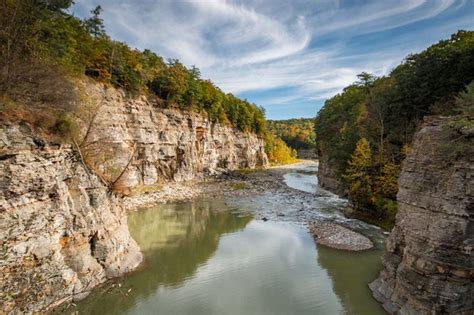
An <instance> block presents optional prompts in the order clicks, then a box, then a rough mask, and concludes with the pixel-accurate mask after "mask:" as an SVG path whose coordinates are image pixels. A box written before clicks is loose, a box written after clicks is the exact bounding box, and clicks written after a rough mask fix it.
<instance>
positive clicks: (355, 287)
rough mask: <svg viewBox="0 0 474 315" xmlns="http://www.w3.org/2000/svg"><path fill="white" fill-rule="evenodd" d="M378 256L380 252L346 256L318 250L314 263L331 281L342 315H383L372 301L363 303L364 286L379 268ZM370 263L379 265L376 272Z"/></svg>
mask: <svg viewBox="0 0 474 315" xmlns="http://www.w3.org/2000/svg"><path fill="white" fill-rule="evenodd" d="M382 252H383V251H382V250H381V249H371V250H368V251H364V252H347V251H341V250H337V249H333V248H328V247H324V246H318V263H319V265H320V266H321V267H322V268H324V269H326V270H327V272H328V274H329V276H330V277H331V279H332V286H333V290H334V293H336V295H337V296H338V298H339V299H340V301H341V303H342V305H343V307H344V310H345V314H374V315H375V314H386V313H385V311H384V310H383V308H382V307H381V306H380V304H379V303H377V301H375V299H367V297H368V296H369V294H368V292H369V287H368V284H369V283H370V282H371V281H373V280H374V279H375V278H376V277H377V274H378V272H379V270H380V269H381V268H382V264H381V262H380V256H381V255H382ZM374 261H378V262H379V264H378V266H377V268H374ZM360 301H364V303H361V302H360Z"/></svg>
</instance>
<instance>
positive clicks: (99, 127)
mask: <svg viewBox="0 0 474 315" xmlns="http://www.w3.org/2000/svg"><path fill="white" fill-rule="evenodd" d="M86 91H87V93H88V94H89V97H90V98H91V99H92V100H94V102H96V104H97V105H98V106H99V108H98V115H97V119H96V120H95V122H94V123H93V124H92V128H91V133H90V134H91V136H90V137H88V139H87V142H90V143H92V144H94V143H97V144H96V146H97V147H99V148H100V150H98V151H99V152H100V154H98V156H97V157H96V159H97V161H98V163H99V165H100V167H101V168H102V170H103V171H104V172H107V168H109V169H112V170H113V169H118V170H120V169H121V168H123V167H124V166H125V165H126V164H127V162H128V161H129V159H130V156H131V154H133V155H134V159H133V161H132V164H131V166H130V167H129V169H128V170H127V172H126V174H125V175H124V180H123V185H124V186H126V187H136V186H141V185H144V186H147V185H153V184H155V183H160V182H163V181H165V182H166V181H186V180H190V179H194V178H198V177H202V176H203V175H209V174H215V173H218V172H219V171H221V170H233V169H239V168H255V167H265V166H267V165H268V159H267V156H266V154H265V150H264V143H263V139H262V138H259V137H257V136H256V135H255V134H253V133H249V132H241V131H239V130H237V129H234V128H231V127H228V126H225V125H222V124H219V123H212V122H210V121H209V120H208V119H207V118H206V117H205V116H203V115H201V114H199V113H193V112H187V111H179V110H176V109H163V108H161V107H162V104H160V101H159V100H153V99H149V98H146V97H144V96H141V97H138V98H136V99H130V98H127V97H126V96H125V95H124V92H123V91H120V90H116V89H113V88H108V89H106V88H104V87H103V86H101V85H98V84H93V85H88V86H87V89H86ZM90 147H92V148H93V147H94V145H91V146H90Z"/></svg>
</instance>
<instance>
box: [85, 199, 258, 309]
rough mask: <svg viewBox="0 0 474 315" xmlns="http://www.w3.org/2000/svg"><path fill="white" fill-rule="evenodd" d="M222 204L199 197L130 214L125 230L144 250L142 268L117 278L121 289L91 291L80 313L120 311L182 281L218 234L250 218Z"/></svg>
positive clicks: (200, 261) (209, 254) (241, 225)
mask: <svg viewBox="0 0 474 315" xmlns="http://www.w3.org/2000/svg"><path fill="white" fill-rule="evenodd" d="M226 208H227V207H226V206H225V204H224V203H223V202H218V201H213V202H210V201H200V202H194V203H186V204H173V205H159V206H157V207H155V208H150V209H145V210H141V211H138V212H136V213H133V214H131V215H130V216H129V219H128V220H129V228H130V233H131V234H132V236H133V237H134V239H135V240H136V241H137V243H138V245H139V246H140V248H141V249H142V251H143V253H144V255H145V269H144V270H142V271H139V272H136V273H134V274H132V275H130V276H129V277H127V278H124V279H122V280H123V281H121V283H122V286H121V288H117V287H115V288H114V289H113V290H111V291H109V292H108V293H100V292H98V293H97V292H94V293H92V294H91V295H90V297H88V298H87V300H86V301H85V303H81V304H80V306H81V307H80V309H79V311H80V313H83V314H91V311H92V310H94V312H95V313H97V314H98V313H99V312H98V311H99V310H100V313H101V314H117V313H123V312H125V311H126V310H127V309H129V308H130V307H132V306H133V305H135V304H136V303H139V301H140V300H142V299H145V298H147V297H148V296H150V295H153V294H159V293H158V292H157V291H159V288H160V287H161V286H165V287H169V286H171V287H179V286H181V285H183V284H184V282H185V281H186V280H187V279H190V278H192V277H193V276H194V274H195V272H196V270H197V269H198V267H199V266H201V265H203V264H204V263H205V262H206V261H207V260H208V259H209V258H211V257H212V255H213V254H214V253H215V251H216V249H217V247H218V244H219V239H220V237H221V236H222V235H223V234H225V233H231V232H235V231H239V230H242V229H244V228H245V226H246V225H247V223H249V222H250V221H251V219H252V218H251V217H250V216H246V217H239V216H237V215H235V214H232V212H231V211H221V210H229V209H228V208H227V209H226ZM129 289H132V290H131V291H130V292H129V293H127V291H128V290H129ZM122 294H128V296H127V298H126V299H125V298H124V299H121V298H120V296H121V295H122Z"/></svg>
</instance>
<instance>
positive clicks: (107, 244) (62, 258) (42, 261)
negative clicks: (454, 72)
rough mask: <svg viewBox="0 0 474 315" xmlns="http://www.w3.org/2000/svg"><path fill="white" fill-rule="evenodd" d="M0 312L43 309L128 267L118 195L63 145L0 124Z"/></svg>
mask: <svg viewBox="0 0 474 315" xmlns="http://www.w3.org/2000/svg"><path fill="white" fill-rule="evenodd" d="M0 245H1V247H2V255H1V258H0V302H1V303H0V304H1V305H2V306H1V310H0V313H8V312H10V311H12V310H13V311H14V312H18V313H31V312H39V311H45V310H48V309H50V308H52V307H54V306H56V305H58V304H60V303H62V302H65V301H69V300H71V299H79V298H83V297H84V296H86V295H87V294H88V292H89V291H90V289H92V288H93V287H94V286H96V285H98V284H100V283H102V282H104V281H106V280H107V279H109V278H112V277H116V276H119V275H122V274H124V273H126V272H129V271H131V270H133V269H134V268H136V267H137V266H138V265H139V264H140V263H141V261H142V259H143V257H142V254H141V252H140V249H139V248H138V246H137V244H136V243H135V241H134V240H133V239H132V238H131V236H130V234H129V232H128V227H127V216H126V211H125V209H124V208H123V206H122V205H121V203H120V202H119V200H118V199H117V198H116V197H115V196H114V195H111V194H110V193H108V192H107V189H106V187H105V186H104V185H103V184H102V183H101V182H100V180H99V179H98V178H97V177H96V176H95V175H91V174H89V173H88V172H87V171H86V169H85V168H84V166H83V165H82V164H81V163H80V162H79V160H78V158H77V156H76V155H75V153H74V152H73V150H72V149H71V148H70V147H63V148H61V147H60V146H59V145H55V144H51V143H47V142H45V141H44V140H42V139H40V138H37V137H36V136H35V135H34V134H33V131H32V130H31V128H30V127H29V126H28V125H26V124H7V123H3V124H1V125H0Z"/></svg>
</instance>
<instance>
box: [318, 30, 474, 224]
mask: <svg viewBox="0 0 474 315" xmlns="http://www.w3.org/2000/svg"><path fill="white" fill-rule="evenodd" d="M473 80H474V32H472V31H458V32H457V33H456V34H453V35H452V36H451V38H449V39H447V40H442V41H440V42H439V43H437V44H435V45H433V46H431V47H429V48H428V49H426V50H425V51H423V52H421V53H419V54H413V55H409V56H408V57H406V59H405V60H404V61H403V62H402V63H401V64H400V65H399V66H397V67H396V68H395V69H393V70H392V71H391V72H390V74H389V75H387V76H383V77H375V76H373V75H371V74H369V73H365V72H364V73H361V74H360V75H358V81H356V82H355V83H353V84H351V85H350V86H348V87H346V88H345V89H344V90H343V92H342V93H340V94H338V95H336V96H334V97H332V98H331V99H329V100H327V101H326V102H325V104H324V107H323V108H322V109H321V110H320V111H319V113H318V115H317V117H316V119H315V132H316V134H317V136H318V141H317V149H318V151H319V153H320V154H324V155H325V156H326V157H327V162H328V164H329V167H330V168H331V169H332V170H333V172H334V176H335V177H336V178H337V179H338V181H339V182H340V184H341V189H342V190H343V191H346V192H347V194H348V197H349V199H350V201H351V204H352V206H353V207H354V208H355V209H356V210H357V212H358V213H359V214H360V216H362V217H364V218H365V219H368V218H372V219H373V221H379V223H380V224H381V225H385V226H391V225H392V224H393V223H394V217H395V213H396V202H395V201H396V194H397V190H398V186H397V179H398V175H399V172H400V169H401V163H402V162H403V160H404V158H405V157H406V155H407V152H408V151H409V150H410V147H409V146H410V142H411V140H412V137H413V135H414V133H415V131H416V130H417V128H418V127H419V125H420V123H421V122H422V119H423V117H424V116H425V115H456V116H458V117H459V119H458V120H457V123H456V124H454V125H453V126H452V127H453V128H454V129H456V128H457V129H458V130H461V129H462V128H470V129H472V128H473V125H474V123H473V120H472V117H473V114H474V83H473ZM463 137H464V136H463V133H459V139H457V141H455V142H453V143H452V144H451V148H450V149H449V151H450V158H449V160H450V163H452V162H454V161H455V159H456V155H457V154H462V150H463V143H462V140H463Z"/></svg>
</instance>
